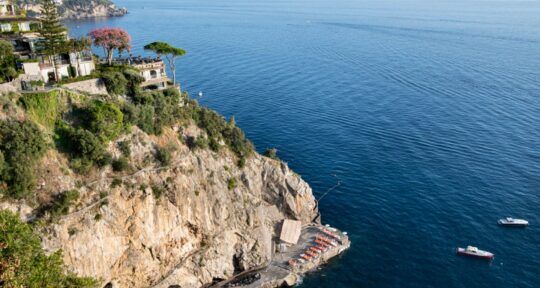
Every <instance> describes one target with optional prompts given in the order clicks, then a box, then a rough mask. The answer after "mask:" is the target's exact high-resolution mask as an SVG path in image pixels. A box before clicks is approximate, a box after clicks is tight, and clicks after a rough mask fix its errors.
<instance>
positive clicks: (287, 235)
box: [279, 219, 302, 244]
mask: <svg viewBox="0 0 540 288" xmlns="http://www.w3.org/2000/svg"><path fill="white" fill-rule="evenodd" d="M301 230H302V222H300V221H295V220H290V219H285V220H283V226H282V227H281V235H280V236H279V239H280V240H281V241H283V242H287V243H289V244H296V243H297V242H298V239H299V238H300V231H301Z"/></svg>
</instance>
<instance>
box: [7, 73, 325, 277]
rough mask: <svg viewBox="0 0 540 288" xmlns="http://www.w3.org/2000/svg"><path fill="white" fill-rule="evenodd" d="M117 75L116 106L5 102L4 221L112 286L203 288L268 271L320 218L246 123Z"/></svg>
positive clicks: (82, 99)
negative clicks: (285, 224) (248, 133)
mask: <svg viewBox="0 0 540 288" xmlns="http://www.w3.org/2000/svg"><path fill="white" fill-rule="evenodd" d="M110 73H111V74H114V75H116V78H115V79H119V78H123V79H124V80H122V81H120V82H115V83H108V84H109V88H112V87H116V89H115V91H114V92H115V93H116V94H117V95H114V94H110V95H100V96H95V95H94V96H91V95H85V94H80V93H76V92H73V91H68V90H65V89H57V90H53V91H50V92H44V93H28V94H16V93H11V94H9V95H3V96H1V97H0V101H1V104H2V107H3V109H2V110H1V112H0V130H1V131H0V135H2V137H0V138H1V139H0V140H2V141H0V142H1V145H0V152H1V154H0V156H2V157H0V158H1V159H2V161H0V164H1V165H2V166H3V167H2V169H1V171H2V173H1V183H0V188H1V191H0V192H1V195H2V198H0V210H2V209H8V210H11V211H14V212H17V213H19V215H20V216H21V218H22V219H24V220H25V221H28V222H29V223H31V224H32V227H33V230H34V231H35V233H37V234H38V235H39V236H40V237H41V244H42V247H43V248H44V249H45V251H47V252H48V253H51V252H56V251H62V252H63V254H62V260H63V262H64V263H65V265H66V267H67V270H68V271H70V272H73V273H75V274H77V275H80V276H87V277H92V278H94V279H97V280H98V281H99V283H100V285H101V287H103V285H105V284H107V283H111V285H112V286H113V287H150V286H153V287H169V286H170V285H180V287H201V286H203V285H205V284H209V283H212V282H213V281H217V280H220V279H227V278H229V277H231V276H233V275H234V274H235V273H238V272H240V271H244V270H247V269H251V268H254V267H258V266H260V265H263V264H265V263H267V262H268V260H269V259H270V258H271V255H272V251H273V249H274V248H273V244H272V243H273V241H272V240H273V239H274V238H275V237H276V231H277V229H278V226H279V223H281V221H282V220H283V219H286V218H289V219H297V220H301V221H302V222H303V223H309V222H311V221H312V220H313V219H314V218H315V217H316V215H317V209H316V204H315V200H314V198H313V195H312V191H311V188H310V187H309V185H308V184H307V183H306V182H304V181H303V180H302V179H301V178H300V177H299V176H298V175H297V174H295V173H294V172H292V171H291V170H290V169H289V168H288V167H287V165H286V164H284V163H282V162H280V161H279V160H275V159H270V158H267V157H264V156H261V155H259V154H257V153H256V152H255V150H254V148H253V146H252V144H251V143H250V142H249V141H248V140H247V139H245V137H244V134H243V133H242V131H241V130H240V129H239V128H238V127H236V125H235V123H234V119H233V118H231V119H229V121H227V120H226V119H224V118H223V117H221V116H219V115H218V114H217V113H215V112H213V111H211V110H209V109H207V108H204V107H201V106H200V105H198V103H197V102H196V101H194V100H192V99H190V98H189V96H188V95H187V94H186V93H184V94H182V95H180V93H178V90H176V89H174V88H173V89H168V90H163V91H159V92H143V91H140V90H139V89H138V88H137V87H138V86H137V85H138V83H139V82H138V81H139V80H140V79H137V77H136V76H134V75H136V74H133V73H132V72H130V70H125V71H123V72H118V71H117V72H110ZM115 73H116V74H115ZM120 74H122V75H120ZM124 81H125V82H124ZM118 88H120V89H118ZM110 91H112V90H110ZM0 242H1V241H0ZM0 244H1V243H0ZM0 251H1V250H0Z"/></svg>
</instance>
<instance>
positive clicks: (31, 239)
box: [0, 211, 98, 288]
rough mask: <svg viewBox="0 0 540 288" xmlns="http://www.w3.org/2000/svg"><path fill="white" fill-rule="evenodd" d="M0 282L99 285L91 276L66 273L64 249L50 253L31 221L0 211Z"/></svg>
mask: <svg viewBox="0 0 540 288" xmlns="http://www.w3.org/2000/svg"><path fill="white" fill-rule="evenodd" d="M0 231H2V233H0V259H2V261H0V279H1V280H0V282H1V285H2V287H81V288H82V287H97V285H98V282H97V281H96V280H94V279H92V278H80V277H77V276H76V275H75V274H73V273H65V272H64V271H65V266H64V263H63V261H62V253H61V251H57V252H55V253H52V254H50V255H47V254H46V253H45V252H44V251H43V250H42V248H41V240H40V238H39V236H38V235H36V234H35V233H34V232H33V230H32V227H31V226H30V225H29V224H26V223H24V222H22V221H21V220H20V219H19V217H18V216H17V215H16V214H14V213H12V212H9V211H0Z"/></svg>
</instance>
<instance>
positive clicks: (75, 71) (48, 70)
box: [23, 52, 96, 83]
mask: <svg viewBox="0 0 540 288" xmlns="http://www.w3.org/2000/svg"><path fill="white" fill-rule="evenodd" d="M37 60H38V61H35V62H30V61H28V62H24V63H23V68H24V74H25V75H29V76H40V77H41V79H42V80H43V82H45V83H48V82H49V81H54V79H55V74H54V73H55V72H54V66H53V64H52V62H51V61H49V59H48V58H44V57H41V58H40V59H37ZM55 65H56V70H57V71H58V76H59V78H60V79H62V78H68V77H78V76H87V75H90V74H91V73H92V72H93V71H94V69H95V68H96V66H95V64H94V60H93V58H92V55H91V54H90V53H89V52H79V53H70V54H69V55H67V54H62V55H57V57H56V59H55ZM70 67H72V68H70ZM70 70H71V72H70Z"/></svg>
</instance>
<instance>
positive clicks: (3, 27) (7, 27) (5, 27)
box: [0, 23, 11, 32]
mask: <svg viewBox="0 0 540 288" xmlns="http://www.w3.org/2000/svg"><path fill="white" fill-rule="evenodd" d="M0 30H2V32H9V31H11V24H9V23H5V24H0Z"/></svg>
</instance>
